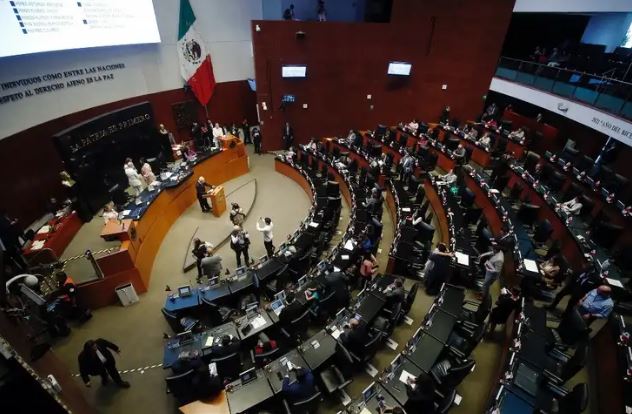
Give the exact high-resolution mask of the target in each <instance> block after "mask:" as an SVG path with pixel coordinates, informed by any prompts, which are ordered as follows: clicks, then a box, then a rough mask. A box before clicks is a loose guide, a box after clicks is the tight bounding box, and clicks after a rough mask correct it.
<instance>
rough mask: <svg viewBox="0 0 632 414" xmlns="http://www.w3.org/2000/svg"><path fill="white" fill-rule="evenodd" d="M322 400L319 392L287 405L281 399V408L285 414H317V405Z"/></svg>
mask: <svg viewBox="0 0 632 414" xmlns="http://www.w3.org/2000/svg"><path fill="white" fill-rule="evenodd" d="M321 400H322V398H321V394H320V391H319V392H317V393H316V394H314V395H312V396H311V397H309V398H306V399H304V400H302V401H297V402H293V403H288V402H287V401H286V400H285V399H283V408H284V409H285V412H286V413H287V414H299V413H300V414H312V413H317V412H318V405H319V404H320V401H321Z"/></svg>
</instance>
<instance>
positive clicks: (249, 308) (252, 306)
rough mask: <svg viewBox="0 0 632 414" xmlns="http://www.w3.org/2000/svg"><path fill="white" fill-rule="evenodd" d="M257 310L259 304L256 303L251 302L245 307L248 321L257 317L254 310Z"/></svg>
mask: <svg viewBox="0 0 632 414" xmlns="http://www.w3.org/2000/svg"><path fill="white" fill-rule="evenodd" d="M258 308H259V304H258V303H257V302H252V303H249V304H247V305H246V315H248V319H250V318H252V317H255V316H257V312H256V310H257V309H258Z"/></svg>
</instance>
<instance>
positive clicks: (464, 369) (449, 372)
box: [430, 358, 476, 391]
mask: <svg viewBox="0 0 632 414" xmlns="http://www.w3.org/2000/svg"><path fill="white" fill-rule="evenodd" d="M475 366H476V361H474V360H473V359H466V360H456V361H452V360H450V359H448V358H446V359H444V360H442V361H440V362H438V363H436V364H435V365H434V366H433V367H432V369H431V370H430V374H431V375H432V378H433V379H434V380H435V384H437V388H438V389H439V390H440V391H445V390H453V389H455V388H456V387H457V386H458V385H459V384H461V382H462V381H463V380H464V379H465V377H467V376H468V375H469V373H470V372H472V370H473V369H474V367H475Z"/></svg>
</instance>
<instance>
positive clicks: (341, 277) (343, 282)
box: [325, 272, 349, 306]
mask: <svg viewBox="0 0 632 414" xmlns="http://www.w3.org/2000/svg"><path fill="white" fill-rule="evenodd" d="M325 286H326V288H327V291H328V292H331V291H334V292H336V293H335V297H336V303H337V304H338V305H340V306H346V305H347V304H348V303H349V288H348V287H347V276H346V275H345V274H344V273H343V272H331V273H328V274H327V275H326V276H325Z"/></svg>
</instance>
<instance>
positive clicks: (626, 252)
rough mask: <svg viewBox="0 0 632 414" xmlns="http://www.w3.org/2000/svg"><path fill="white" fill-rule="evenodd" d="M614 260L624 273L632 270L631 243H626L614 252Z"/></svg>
mask: <svg viewBox="0 0 632 414" xmlns="http://www.w3.org/2000/svg"><path fill="white" fill-rule="evenodd" d="M614 260H615V263H616V265H617V266H619V269H621V271H622V272H623V273H624V274H626V275H627V274H628V273H630V272H632V244H631V243H627V244H626V245H624V246H623V247H622V248H621V249H620V250H619V251H618V252H615V254H614Z"/></svg>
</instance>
